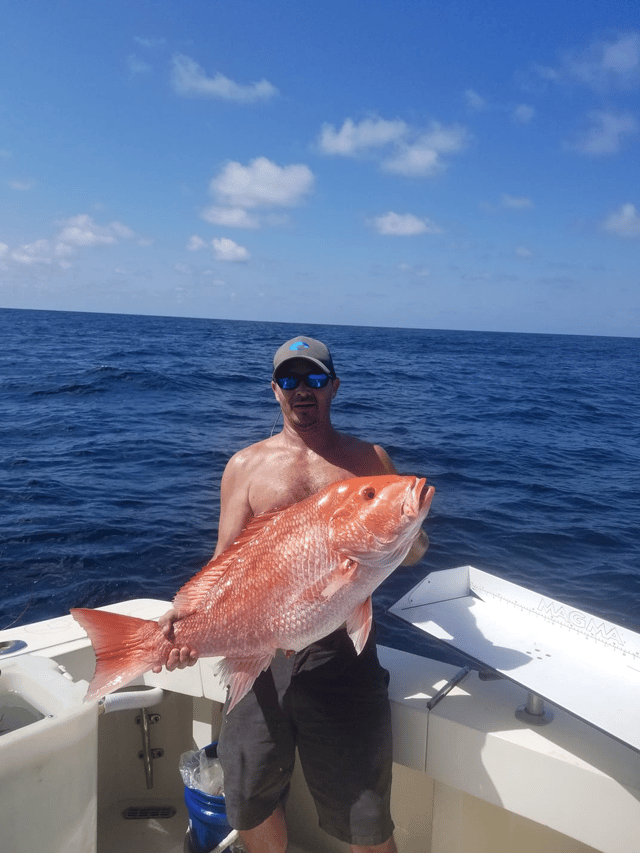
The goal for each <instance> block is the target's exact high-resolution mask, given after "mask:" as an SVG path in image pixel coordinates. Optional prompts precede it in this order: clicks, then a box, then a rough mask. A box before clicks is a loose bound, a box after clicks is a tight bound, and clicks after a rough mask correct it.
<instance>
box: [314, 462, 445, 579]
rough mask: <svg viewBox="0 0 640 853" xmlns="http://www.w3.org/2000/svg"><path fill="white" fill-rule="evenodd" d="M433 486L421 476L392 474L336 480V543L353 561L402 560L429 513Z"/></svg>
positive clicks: (333, 518)
mask: <svg viewBox="0 0 640 853" xmlns="http://www.w3.org/2000/svg"><path fill="white" fill-rule="evenodd" d="M434 493H435V489H434V488H433V486H427V482H426V480H425V479H424V478H423V477H413V476H401V475H399V474H388V475H382V476H377V477H356V478H354V479H353V480H345V481H343V482H342V483H336V484H334V494H333V500H332V501H331V503H332V505H333V507H334V509H333V512H332V514H331V517H330V519H329V530H330V537H331V541H332V545H333V546H334V547H335V548H336V549H338V550H340V551H341V553H345V554H347V555H348V556H349V557H351V558H352V559H354V560H362V559H363V558H364V557H365V556H366V557H367V558H368V559H367V562H370V561H371V558H375V557H376V555H378V556H379V557H380V558H381V559H385V558H386V557H388V556H390V555H393V554H398V553H400V552H402V551H404V553H403V554H402V557H401V559H404V556H405V555H406V551H408V549H409V547H410V546H411V543H412V542H413V540H414V539H415V537H416V536H417V534H418V531H419V530H420V527H421V525H422V522H423V521H424V519H425V518H426V516H427V513H428V512H429V506H430V504H431V499H432V498H433V495H434Z"/></svg>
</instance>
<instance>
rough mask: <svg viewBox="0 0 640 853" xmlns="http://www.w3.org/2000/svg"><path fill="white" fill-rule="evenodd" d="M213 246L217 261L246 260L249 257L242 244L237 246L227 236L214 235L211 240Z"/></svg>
mask: <svg viewBox="0 0 640 853" xmlns="http://www.w3.org/2000/svg"><path fill="white" fill-rule="evenodd" d="M211 245H212V246H213V254H214V255H215V257H216V259H217V260H218V261H235V262H241V261H248V260H249V258H250V255H249V252H248V251H247V250H246V249H245V248H244V246H239V245H238V244H237V243H234V242H233V240H230V239H229V238H228V237H214V239H213V240H212V241H211Z"/></svg>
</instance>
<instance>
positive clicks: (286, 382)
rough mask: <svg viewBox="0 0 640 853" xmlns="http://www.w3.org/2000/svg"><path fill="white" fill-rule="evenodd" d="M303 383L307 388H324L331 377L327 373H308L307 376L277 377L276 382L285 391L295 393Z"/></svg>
mask: <svg viewBox="0 0 640 853" xmlns="http://www.w3.org/2000/svg"><path fill="white" fill-rule="evenodd" d="M301 381H302V382H304V384H305V385H306V386H307V388H324V387H325V385H326V384H327V382H328V381H329V375H328V374H327V373H307V375H306V376H276V382H277V383H278V385H279V386H280V387H281V388H282V389H283V391H293V389H294V388H297V387H298V385H299V384H300V382H301Z"/></svg>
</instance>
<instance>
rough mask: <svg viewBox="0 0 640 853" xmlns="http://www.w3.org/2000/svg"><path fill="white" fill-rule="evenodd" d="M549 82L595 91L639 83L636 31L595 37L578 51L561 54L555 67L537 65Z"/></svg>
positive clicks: (639, 54)
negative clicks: (603, 37)
mask: <svg viewBox="0 0 640 853" xmlns="http://www.w3.org/2000/svg"><path fill="white" fill-rule="evenodd" d="M535 71H536V72H537V74H538V75H539V76H540V77H541V78H542V79H543V80H547V81H549V82H557V83H564V84H566V83H577V84H580V85H583V86H587V87H589V88H590V89H593V90H595V91H599V92H601V91H609V90H619V89H632V88H635V87H636V86H637V85H638V84H639V83H640V33H638V32H636V31H633V30H632V31H629V32H626V33H617V34H616V35H614V36H611V37H610V38H609V39H596V40H595V41H593V42H592V43H591V44H590V45H588V46H587V47H586V48H584V49H583V50H580V51H569V52H567V53H565V54H564V55H563V56H562V59H561V62H560V64H559V66H558V67H557V68H549V67H547V66H537V67H536V68H535Z"/></svg>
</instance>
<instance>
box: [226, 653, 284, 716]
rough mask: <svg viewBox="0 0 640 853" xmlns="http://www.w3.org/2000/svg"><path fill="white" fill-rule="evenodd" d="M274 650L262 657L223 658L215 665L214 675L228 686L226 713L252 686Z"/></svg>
mask: <svg viewBox="0 0 640 853" xmlns="http://www.w3.org/2000/svg"><path fill="white" fill-rule="evenodd" d="M274 653H275V652H268V653H267V654H266V655H263V656H262V657H253V658H223V659H222V660H221V661H220V663H219V664H218V666H217V667H216V675H219V676H220V678H221V679H222V681H223V682H224V683H225V684H227V685H228V686H229V707H228V708H227V713H229V711H231V710H232V708H233V707H234V706H235V705H237V704H238V702H239V701H240V700H241V699H243V698H244V697H245V696H246V695H247V693H248V692H249V691H250V690H251V688H252V687H253V682H254V681H255V680H256V678H257V677H258V676H259V675H260V673H261V672H264V670H265V669H267V668H268V667H269V664H270V663H271V661H272V660H273V655H274Z"/></svg>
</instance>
